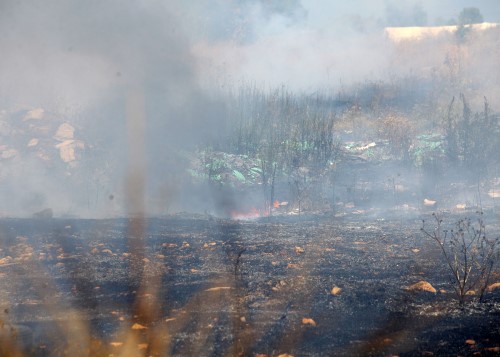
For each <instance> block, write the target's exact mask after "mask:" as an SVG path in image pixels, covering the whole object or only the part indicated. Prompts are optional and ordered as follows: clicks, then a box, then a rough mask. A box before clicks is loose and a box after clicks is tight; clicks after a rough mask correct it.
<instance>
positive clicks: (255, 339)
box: [0, 215, 500, 356]
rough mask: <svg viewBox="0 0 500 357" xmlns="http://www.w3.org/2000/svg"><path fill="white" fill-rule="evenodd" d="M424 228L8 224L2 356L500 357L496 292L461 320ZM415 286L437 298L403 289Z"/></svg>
mask: <svg viewBox="0 0 500 357" xmlns="http://www.w3.org/2000/svg"><path fill="white" fill-rule="evenodd" d="M449 218H450V219H454V217H449ZM420 227H421V221H420V220H419V219H416V218H415V219H413V218H409V217H407V218H401V217H399V218H397V219H394V220H392V219H377V218H367V217H365V216H363V215H351V216H346V217H344V218H342V219H340V218H331V217H293V218H289V217H281V218H273V219H265V220H260V221H251V222H250V221H245V222H244V221H226V220H218V219H214V218H211V217H205V216H199V217H192V216H189V217H187V216H175V217H169V218H165V219H148V220H145V221H142V220H130V221H128V220H62V219H45V220H41V219H39V220H22V219H4V220H2V221H1V222H0V234H1V236H0V239H1V245H0V248H1V251H0V259H2V260H0V304H1V306H0V308H1V310H0V320H1V322H2V325H1V329H0V343H1V347H0V352H1V353H0V355H9V354H14V353H16V352H19V353H22V354H24V355H36V356H59V355H69V356H75V355H80V354H86V355H88V354H90V355H105V356H108V355H110V354H114V355H118V354H120V353H124V352H129V353H131V354H135V355H137V353H139V355H145V356H147V355H161V356H165V355H172V356H222V355H225V356H238V355H241V356H254V355H259V354H260V355H267V356H278V355H280V354H285V353H287V354H289V355H292V356H325V355H331V356H367V355H368V356H369V355H373V356H391V355H398V356H426V355H427V356H431V355H435V356H457V355H461V356H467V355H481V356H487V355H498V354H499V351H500V348H499V346H500V295H499V293H498V291H499V289H497V290H494V291H493V292H488V293H486V295H485V302H484V303H478V302H476V300H475V299H474V298H473V297H471V299H470V301H469V302H467V303H466V305H465V306H464V307H459V306H458V304H457V302H456V301H457V300H456V296H455V294H454V292H453V287H452V285H451V284H450V278H449V272H448V270H447V269H446V266H445V265H444V262H443V260H442V259H441V256H440V253H439V250H437V248H438V247H436V246H435V244H434V242H432V241H429V240H428V239H425V238H424V237H423V236H422V234H421V232H420ZM134 237H135V238H134ZM141 237H143V238H141ZM128 253H132V254H128ZM421 280H425V281H427V282H429V283H431V284H432V285H433V286H434V287H435V288H436V289H437V290H438V292H437V293H429V292H410V291H408V290H407V289H406V288H407V287H408V286H409V285H411V284H414V283H416V282H418V281H421ZM496 281H500V276H499V275H495V276H493V277H492V282H496ZM333 287H339V288H341V289H342V290H340V292H339V293H338V294H337V295H333V294H332V288H333ZM471 340H473V341H471ZM466 341H467V342H466Z"/></svg>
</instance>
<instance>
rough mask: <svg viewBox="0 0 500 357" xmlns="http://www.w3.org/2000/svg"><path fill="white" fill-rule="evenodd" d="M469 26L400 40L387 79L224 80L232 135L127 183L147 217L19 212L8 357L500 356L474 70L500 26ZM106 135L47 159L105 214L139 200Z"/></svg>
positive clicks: (2, 290) (2, 255)
mask: <svg viewBox="0 0 500 357" xmlns="http://www.w3.org/2000/svg"><path fill="white" fill-rule="evenodd" d="M294 3H299V2H290V4H292V5H293V4H294ZM266 4H267V3H266ZM266 6H270V5H266ZM269 11H272V12H279V13H286V12H287V11H288V10H287V8H279V7H278V8H276V9H274V8H273V9H269ZM415 13H416V14H417V15H418V19H416V22H417V20H418V23H421V21H423V15H422V14H421V9H420V8H416V9H415ZM467 16H469V17H472V18H474V19H476V20H477V14H476V12H475V11H473V10H468V11H466V12H464V14H463V16H462V17H461V19H460V21H461V24H462V25H463V26H465V25H468V24H470V23H472V22H467V23H466V21H476V20H466V19H467V18H468V17H467ZM463 26H462V27H459V28H458V29H457V32H454V33H451V34H446V35H443V36H441V37H438V38H424V39H422V40H421V41H420V42H416V43H413V42H406V43H405V42H401V43H398V44H394V47H395V51H397V53H398V56H397V58H396V59H394V61H403V62H404V61H406V62H408V63H409V64H408V73H407V74H400V75H394V76H393V77H391V79H390V80H367V81H366V82H364V83H357V84H351V85H349V86H345V87H344V86H341V88H340V89H336V90H335V91H329V90H326V89H325V90H318V91H316V92H314V93H312V94H311V93H306V92H299V91H292V90H291V89H288V88H287V87H286V86H282V87H279V88H277V89H271V90H270V89H264V88H261V87H259V86H257V85H242V86H240V87H238V88H236V89H234V88H233V89H229V90H221V91H220V92H214V93H212V95H213V97H214V98H212V99H213V102H210V101H209V100H207V101H208V102H210V103H211V104H213V103H223V104H222V105H221V106H217V111H216V114H217V115H216V116H217V118H216V119H214V122H215V123H216V124H217V125H218V126H217V127H216V129H215V130H213V129H211V131H210V135H206V136H204V135H199V136H197V140H195V141H196V145H191V146H189V147H188V148H186V147H184V148H183V149H178V150H177V149H174V148H173V146H172V147H170V146H168V145H167V146H160V147H161V148H162V149H165V151H166V152H167V151H168V155H167V154H165V156H168V158H163V157H162V158H161V160H157V161H154V160H151V163H152V165H153V166H155V167H154V170H157V171H154V172H161V173H162V175H161V177H160V178H157V177H155V179H156V180H157V181H159V182H160V184H161V185H160V184H158V186H154V188H155V189H156V187H161V188H162V190H155V189H153V190H151V191H153V192H152V193H151V192H149V191H147V190H144V187H143V185H145V184H144V182H142V181H141V180H142V179H144V181H145V182H149V181H147V179H148V178H142V177H139V179H137V182H135V181H134V183H135V185H132V186H131V188H130V189H131V191H133V192H132V194H137V195H138V196H140V197H138V200H137V202H138V205H140V204H141V202H143V201H141V200H142V198H144V202H143V203H144V204H145V205H146V206H147V205H148V203H150V202H155V204H156V203H158V202H159V203H160V204H158V207H157V206H155V207H151V216H146V215H141V212H139V213H137V214H136V215H134V216H133V217H131V218H116V217H115V216H114V217H112V218H109V219H78V218H75V217H68V216H69V214H68V215H67V216H66V217H61V216H63V214H61V213H60V212H58V211H57V210H52V209H51V208H44V207H40V206H41V205H42V204H35V203H34V204H33V207H36V208H37V210H36V211H35V214H34V215H33V217H31V218H29V219H19V218H3V219H2V220H1V221H0V234H1V235H0V356H4V355H5V356H23V355H28V356H73V355H91V356H170V355H172V356H221V355H226V356H258V357H267V356H281V357H287V356H317V355H330V354H331V355H336V356H387V355H400V356H422V355H486V356H487V355H495V354H498V353H499V352H500V346H499V345H498V341H499V337H500V324H499V321H500V295H499V294H500V271H499V264H498V263H499V259H500V252H499V248H500V239H499V238H497V237H499V234H500V233H499V232H500V226H499V225H498V201H497V200H498V198H500V176H499V172H498V169H499V167H498V166H499V164H500V162H499V156H498V153H499V152H500V127H499V120H500V114H499V112H498V108H497V106H498V103H496V102H495V100H496V98H498V96H497V95H496V94H497V93H498V90H499V87H498V83H492V81H491V80H490V78H488V73H484V72H482V71H477V72H476V71H475V69H477V67H478V63H479V64H482V63H483V62H481V61H482V60H485V56H486V55H485V53H486V52H485V51H486V50H488V51H489V50H490V49H491V47H493V48H495V51H496V54H498V53H499V51H500V42H499V38H500V36H499V34H500V29H498V28H494V29H490V30H488V31H485V32H483V33H475V32H474V31H472V30H470V31H469V30H468V31H462V32H458V31H461V29H462V28H463ZM457 35H459V36H457ZM434 46H436V48H437V50H436V52H437V54H433V55H434V56H436V57H437V58H438V61H437V62H436V63H438V64H435V65H434V66H431V67H430V68H429V66H427V67H426V66H420V63H419V61H423V60H422V58H420V59H418V60H417V59H415V57H416V51H417V50H415V48H418V49H420V50H421V51H422V52H423V53H425V54H427V53H428V52H426V51H425V50H426V49H428V48H429V47H431V48H434ZM471 53H480V55H479V57H480V58H479V59H478V58H476V57H475V56H472V55H471ZM481 54H482V55H481ZM495 58H498V57H495ZM412 61H414V62H412ZM495 61H496V59H495ZM495 63H496V62H495ZM421 67H422V68H423V67H425V69H421ZM415 68H419V70H416V69H415ZM496 73H497V75H498V72H496ZM493 82H494V81H493ZM490 101H491V102H490ZM195 112H196V114H197V115H198V114H199V113H198V111H195ZM199 112H202V110H200V111H199ZM182 118H184V117H182ZM9 120H10V121H8V120H6V121H5V122H6V123H7V122H8V124H9V125H11V126H12V127H13V129H12V130H11V131H9V134H10V133H12V135H14V136H15V135H21V134H22V128H21V124H19V122H20V121H15V120H14V119H13V118H9ZM40 122H41V123H43V121H40ZM40 122H37V123H40ZM189 124H191V123H189ZM209 124H211V123H209ZM16 125H17V126H16ZM36 125H42V124H36ZM36 125H35V126H36ZM209 126H210V125H207V126H203V128H206V127H209ZM186 127H189V125H188V124H186ZM10 129H11V128H9V130H10ZM92 129H93V128H87V129H85V128H82V130H81V132H82V136H83V137H85V142H86V146H85V149H81V151H78V150H79V149H78V148H77V147H75V148H76V152H77V153H78V155H81V156H82V157H83V158H82V160H81V161H77V160H76V159H75V160H72V161H71V163H72V164H71V165H70V164H68V163H66V162H64V163H62V162H57V163H56V164H53V165H52V164H51V166H50V167H49V166H47V168H46V169H47V170H48V171H50V170H53V171H57V172H58V173H59V172H62V173H63V174H64V175H65V176H64V177H65V183H66V185H67V186H68V187H71V188H72V189H76V188H79V189H80V190H79V191H80V192H79V195H78V198H79V202H84V204H85V206H86V208H87V210H89V211H92V210H93V209H97V207H101V206H102V205H103V201H104V204H105V205H107V207H108V206H109V207H112V208H114V207H115V204H116V205H118V204H119V202H120V200H121V201H122V202H123V201H126V199H124V198H123V197H120V193H117V191H116V190H113V189H112V186H111V185H112V183H111V182H112V181H116V180H113V178H114V177H116V176H114V175H116V171H118V169H117V165H118V164H117V163H115V162H113V161H112V160H111V159H110V158H109V157H107V156H106V155H107V154H106V150H105V149H104V147H105V145H104V144H103V143H101V142H100V141H97V139H96V138H95V137H94V138H93V137H92V135H91V133H92ZM183 130H184V129H183ZM186 130H187V129H186ZM20 133H21V134H20ZM79 134H80V133H79ZM2 135H3V134H2ZM23 135H24V134H23ZM155 135H158V136H161V135H162V133H155ZM168 135H169V136H168V138H171V137H173V136H175V134H172V133H169V134H168ZM132 136H133V135H132ZM30 137H31V136H26V137H23V140H24V139H29V138H30ZM72 138H73V136H71V140H73V139H72ZM198 138H201V139H200V140H198ZM65 139H68V140H65V142H66V141H71V140H69V138H65ZM101 139H103V138H101ZM101 139H99V140H101ZM24 141H26V140H24ZM24 141H23V143H24ZM42 141H43V140H42ZM42 141H41V142H42ZM139 141H140V140H139ZM47 142H48V141H47ZM10 144H11V143H10V142H9V145H10ZM143 144H144V143H143ZM12 145H13V144H12ZM37 145H38V144H34V145H33V147H36V149H33V150H38V147H37ZM40 145H41V144H40ZM51 145H52V144H51ZM137 145H138V146H137V147H138V148H139V149H141V150H142V149H143V148H142V147H141V146H140V145H139V144H137ZM6 147H7V146H6ZM47 147H48V146H47ZM75 148H74V149H75ZM167 149H168V150H167ZM2 150H3V149H2ZM14 151H15V150H14ZM14 151H13V150H10V151H9V150H3V151H2V155H3V156H2V160H4V161H2V162H3V163H4V162H5V163H6V164H5V167H6V168H7V169H12V170H13V172H14V168H16V166H15V162H14V164H12V165H11V163H10V162H8V161H6V160H10V159H11V156H12V157H15V156H16V155H18V156H19V155H20V154H19V153H18V154H16V153H15V152H14ZM132 151H133V150H132ZM54 153H55V154H54ZM58 153H59V152H57V151H55V150H53V152H52V153H51V155H56V154H58ZM70 153H72V154H73V155H74V154H75V152H71V151H70ZM162 154H164V153H163V152H162ZM9 155H11V156H9ZM78 155H76V156H78ZM47 157H48V156H47ZM108 159H109V160H108ZM46 162H50V160H49V159H46ZM47 165H48V164H47ZM162 165H164V166H162ZM140 167H142V166H140ZM144 170H146V169H144ZM136 171H140V170H136ZM21 172H22V171H21ZM110 172H112V173H110ZM134 173H135V174H137V175H138V176H141V174H140V173H138V172H134ZM2 175H3V173H2ZM141 182H142V185H141ZM156 183H157V182H153V184H156ZM142 190H144V192H143V191H142ZM138 192H139V193H140V194H138ZM141 194H144V197H142V195H141ZM151 196H152V197H151ZM8 197H10V196H8ZM40 201H43V200H42V199H40ZM117 201H118V202H117ZM130 205H131V206H133V204H130ZM42 206H43V205H42ZM30 207H31V206H30ZM129 208H130V212H133V213H134V214H135V213H136V212H135V211H134V210H133V209H135V208H137V207H129ZM148 208H149V207H148ZM184 211H189V212H184ZM105 212H108V211H105ZM478 212H479V213H478ZM69 213H71V212H69ZM111 213H116V212H114V211H113V212H111ZM142 213H144V212H142ZM470 217H472V218H470ZM421 222H422V223H421ZM419 228H420V229H419Z"/></svg>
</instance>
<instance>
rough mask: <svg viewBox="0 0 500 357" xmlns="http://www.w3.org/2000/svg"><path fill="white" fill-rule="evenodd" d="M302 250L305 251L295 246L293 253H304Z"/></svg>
mask: <svg viewBox="0 0 500 357" xmlns="http://www.w3.org/2000/svg"><path fill="white" fill-rule="evenodd" d="M304 252H305V250H304V248H301V247H295V253H297V254H301V253H304Z"/></svg>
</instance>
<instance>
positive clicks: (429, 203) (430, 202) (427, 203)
mask: <svg viewBox="0 0 500 357" xmlns="http://www.w3.org/2000/svg"><path fill="white" fill-rule="evenodd" d="M436 203H437V201H433V200H429V199H427V198H424V206H427V207H434V206H435V205H436Z"/></svg>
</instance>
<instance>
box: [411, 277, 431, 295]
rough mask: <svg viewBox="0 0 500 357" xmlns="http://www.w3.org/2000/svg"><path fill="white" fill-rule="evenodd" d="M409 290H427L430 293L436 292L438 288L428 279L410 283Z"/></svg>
mask: <svg viewBox="0 0 500 357" xmlns="http://www.w3.org/2000/svg"><path fill="white" fill-rule="evenodd" d="M407 290H409V291H426V292H429V293H434V294H435V293H436V289H435V288H434V287H433V286H432V285H431V284H430V283H428V282H427V281H424V280H422V281H419V282H418V283H415V284H413V285H410V286H409V287H408V288H407Z"/></svg>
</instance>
